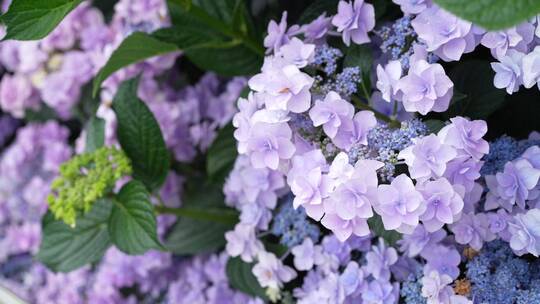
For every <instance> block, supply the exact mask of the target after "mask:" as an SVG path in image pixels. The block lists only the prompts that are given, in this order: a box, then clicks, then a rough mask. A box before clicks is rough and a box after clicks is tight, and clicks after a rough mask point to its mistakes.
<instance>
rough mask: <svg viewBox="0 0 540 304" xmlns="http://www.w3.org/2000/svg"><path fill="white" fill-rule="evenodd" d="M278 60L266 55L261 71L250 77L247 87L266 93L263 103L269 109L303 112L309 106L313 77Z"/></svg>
mask: <svg viewBox="0 0 540 304" xmlns="http://www.w3.org/2000/svg"><path fill="white" fill-rule="evenodd" d="M280 60H283V59H278V58H270V57H267V59H266V60H265V63H264V65H263V68H262V73H260V74H257V75H255V76H253V77H251V79H250V80H249V82H248V84H249V87H250V88H251V89H252V90H254V91H256V92H262V93H264V94H265V95H266V96H265V104H266V107H267V108H268V109H270V110H288V111H291V112H294V113H302V112H305V111H306V110H308V109H309V107H310V106H311V93H310V92H309V89H310V88H311V85H312V84H313V78H311V77H309V75H307V74H306V73H303V72H301V71H300V70H299V69H298V67H297V66H295V65H292V64H289V65H283V62H280Z"/></svg>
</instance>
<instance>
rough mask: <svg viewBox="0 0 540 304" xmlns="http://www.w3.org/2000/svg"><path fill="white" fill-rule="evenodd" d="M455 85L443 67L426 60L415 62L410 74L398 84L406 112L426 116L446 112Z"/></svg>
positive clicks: (397, 87)
mask: <svg viewBox="0 0 540 304" xmlns="http://www.w3.org/2000/svg"><path fill="white" fill-rule="evenodd" d="M453 88H454V84H453V83H452V81H451V80H450V78H448V76H446V74H445V73H444V69H443V67H442V66H441V65H440V64H438V63H434V64H430V63H428V62H427V61H424V60H418V61H416V62H414V63H413V64H412V65H411V67H410V68H409V73H408V74H407V75H406V76H404V77H403V78H401V79H400V80H399V81H398V82H397V84H396V90H398V91H400V92H399V93H400V94H402V101H403V106H404V107H405V110H407V111H409V112H418V113H420V114H422V115H426V114H427V113H428V112H430V111H434V112H444V111H446V110H447V109H448V105H449V104H450V99H451V98H452V94H453Z"/></svg>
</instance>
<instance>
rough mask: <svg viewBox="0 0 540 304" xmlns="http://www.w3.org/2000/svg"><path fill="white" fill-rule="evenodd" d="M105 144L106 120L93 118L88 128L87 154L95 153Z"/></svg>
mask: <svg viewBox="0 0 540 304" xmlns="http://www.w3.org/2000/svg"><path fill="white" fill-rule="evenodd" d="M104 144H105V120H103V119H101V118H99V117H95V116H94V117H92V118H90V121H88V126H87V127H86V144H85V148H84V149H85V152H94V151H95V150H97V149H98V148H101V147H103V145H104Z"/></svg>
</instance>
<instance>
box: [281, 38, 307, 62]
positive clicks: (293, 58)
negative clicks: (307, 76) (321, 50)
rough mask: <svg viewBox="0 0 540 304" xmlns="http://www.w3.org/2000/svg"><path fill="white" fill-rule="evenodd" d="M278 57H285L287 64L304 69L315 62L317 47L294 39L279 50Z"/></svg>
mask: <svg viewBox="0 0 540 304" xmlns="http://www.w3.org/2000/svg"><path fill="white" fill-rule="evenodd" d="M277 55H279V56H281V57H283V59H284V60H285V62H287V63H290V64H294V65H296V66H297V67H298V68H303V67H305V66H307V65H308V64H310V63H311V62H313V58H314V56H315V45H314V44H307V43H303V42H302V40H300V39H298V38H296V37H294V38H293V39H291V41H289V42H288V43H287V44H285V45H283V46H282V47H281V48H280V49H279V52H278V54H277Z"/></svg>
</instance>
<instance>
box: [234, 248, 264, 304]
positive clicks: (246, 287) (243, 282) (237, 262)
mask: <svg viewBox="0 0 540 304" xmlns="http://www.w3.org/2000/svg"><path fill="white" fill-rule="evenodd" d="M252 268H253V263H251V264H248V263H246V262H244V261H242V259H240V258H229V260H228V261H227V268H226V271H227V278H228V279H229V284H230V285H231V287H233V288H235V289H237V290H239V291H241V292H243V293H245V294H248V295H250V296H254V297H259V298H262V299H263V300H268V297H267V296H266V292H265V290H264V288H262V287H261V285H260V284H259V281H257V278H256V277H255V276H254V275H253V273H252V272H251V269H252Z"/></svg>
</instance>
